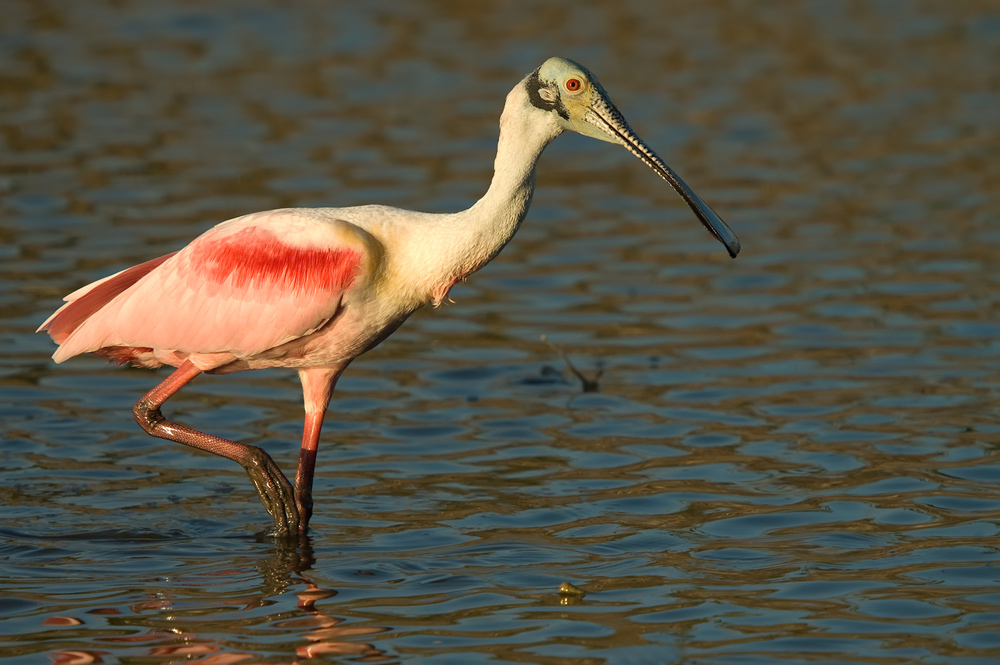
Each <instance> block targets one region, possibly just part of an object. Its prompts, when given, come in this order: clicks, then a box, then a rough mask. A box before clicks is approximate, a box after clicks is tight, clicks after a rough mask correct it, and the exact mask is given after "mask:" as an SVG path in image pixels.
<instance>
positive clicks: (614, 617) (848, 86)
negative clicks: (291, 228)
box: [0, 0, 1000, 665]
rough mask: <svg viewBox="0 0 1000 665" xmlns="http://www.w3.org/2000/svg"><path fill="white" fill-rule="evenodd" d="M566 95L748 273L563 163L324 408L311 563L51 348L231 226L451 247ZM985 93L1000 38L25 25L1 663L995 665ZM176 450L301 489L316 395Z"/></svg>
mask: <svg viewBox="0 0 1000 665" xmlns="http://www.w3.org/2000/svg"><path fill="white" fill-rule="evenodd" d="M557 54H558V55H563V56H567V57H572V58H575V59H577V60H580V61H581V62H583V63H584V64H586V65H587V66H588V67H590V68H591V69H592V70H593V71H595V72H596V73H597V75H598V76H599V77H600V78H601V81H602V83H603V84H604V86H605V87H606V88H607V89H608V90H609V92H610V94H611V95H612V97H613V98H614V99H615V101H616V102H617V103H618V105H619V107H620V108H621V109H622V111H624V113H625V114H626V115H627V116H628V118H629V120H630V121H631V123H632V125H633V127H635V129H636V130H637V131H638V132H639V133H640V134H641V135H642V136H643V137H644V138H645V139H646V140H647V142H648V143H649V144H650V145H652V146H653V147H654V148H655V149H656V150H657V151H658V152H659V153H660V154H661V156H662V157H663V158H664V159H665V160H666V161H667V163H669V164H670V165H671V166H673V167H674V168H676V169H677V170H678V171H679V172H680V173H681V174H682V175H683V176H684V178H685V179H686V180H687V181H688V183H689V184H690V185H691V186H692V187H693V188H694V189H695V190H696V191H698V192H699V194H700V195H701V196H702V197H703V198H704V199H705V200H706V201H708V202H709V203H710V204H711V205H712V206H713V207H714V208H715V209H716V210H717V211H718V212H719V213H720V214H721V215H722V216H723V217H724V218H725V219H726V220H727V221H728V222H729V223H730V224H731V225H732V226H733V228H734V229H735V230H736V231H737V233H738V234H739V235H740V237H741V240H742V241H743V247H744V250H743V253H742V254H741V255H740V257H739V258H738V259H736V260H735V261H732V260H730V259H728V258H727V257H726V255H725V252H724V250H723V249H722V248H721V246H719V245H718V244H717V243H716V242H715V241H714V240H713V239H712V238H711V237H710V236H709V235H708V234H707V233H705V231H704V230H703V229H702V228H701V226H700V225H699V224H698V223H697V221H696V220H695V219H693V218H692V216H691V214H690V211H689V210H688V209H687V208H686V207H685V206H684V205H683V203H682V202H680V200H679V199H678V197H677V196H676V195H675V194H674V193H673V192H672V191H670V190H669V188H668V187H667V186H666V185H665V184H664V183H662V182H660V181H659V180H658V179H657V178H656V177H655V176H654V175H653V174H651V173H649V172H648V170H647V169H646V168H645V167H643V166H642V165H641V164H639V163H638V161H637V160H635V159H634V158H633V157H632V156H630V155H629V154H627V153H626V152H625V151H624V150H621V149H620V148H618V147H615V146H611V145H608V144H603V143H598V142H595V141H589V140H586V139H582V138H579V137H565V138H560V139H558V140H557V141H556V142H555V143H554V144H553V145H552V146H551V147H550V148H549V149H548V150H547V151H546V154H545V155H544V157H543V160H542V163H541V167H540V170H539V182H538V184H539V188H538V191H537V192H536V196H535V201H534V204H533V208H532V211H531V213H530V215H529V218H528V220H527V221H526V223H525V226H524V228H523V229H522V230H521V231H520V232H519V233H518V235H517V237H516V238H515V239H514V241H513V242H512V243H511V244H510V246H509V247H508V248H507V249H505V251H504V252H503V253H502V254H501V256H500V257H499V258H498V259H497V260H496V261H494V262H493V263H492V264H491V265H490V266H488V267H487V268H485V269H484V270H483V271H481V272H480V273H478V274H476V275H474V276H473V277H472V278H471V279H470V280H469V282H468V283H467V284H459V285H458V286H456V288H455V289H454V290H453V291H452V294H451V295H452V297H453V298H454V300H455V301H456V304H454V305H447V306H444V307H442V308H440V309H437V310H430V309H428V310H426V311H421V312H418V313H417V314H416V315H415V316H414V317H413V318H412V319H411V320H410V321H409V322H407V324H406V325H404V326H403V328H401V329H400V330H399V331H398V332H397V333H396V334H395V335H393V337H392V338H391V339H390V340H389V341H388V342H386V343H385V344H384V345H383V346H381V347H379V348H378V349H376V350H375V351H373V352H372V353H370V354H369V355H367V356H365V357H364V358H362V359H360V360H359V361H357V362H356V363H355V364H354V365H353V366H352V367H351V368H350V369H349V370H348V372H347V373H346V374H345V375H344V377H343V379H342V380H341V382H340V384H339V385H338V390H337V395H336V396H335V398H334V401H333V404H332V407H331V412H330V416H329V418H328V421H327V426H326V428H325V430H324V437H323V442H322V445H321V449H320V457H319V463H318V467H317V479H316V491H315V500H316V508H315V515H314V518H313V529H312V532H311V534H310V538H308V539H306V540H303V541H302V542H297V543H292V544H289V543H282V542H278V541H275V540H274V539H273V538H272V537H270V536H269V535H268V534H267V529H268V526H269V519H268V518H267V515H266V513H265V512H264V510H263V508H262V507H261V505H260V503H259V501H258V499H257V498H256V496H255V494H254V492H253V489H252V487H251V486H250V484H249V482H248V480H247V478H246V476H245V474H244V473H243V472H242V470H241V469H240V468H239V467H238V466H236V465H235V464H233V463H231V462H228V461H227V460H224V459H221V458H215V457H213V456H210V455H206V454H202V453H198V452H196V451H193V450H188V449H184V448H183V447H180V446H178V445H176V444H172V443H169V442H166V441H162V440H159V439H152V438H149V437H147V436H145V435H144V434H143V433H142V432H141V430H139V429H138V427H137V426H136V425H135V423H134V422H133V421H132V418H131V414H130V409H131V405H132V403H133V402H134V401H135V400H136V399H137V398H138V397H139V396H140V395H141V394H142V393H143V392H144V391H146V390H148V389H149V388H150V387H151V386H153V385H155V384H156V383H157V382H158V381H159V380H161V379H162V377H163V376H164V374H163V373H162V372H150V371H145V370H132V369H128V368H115V367H112V366H109V365H107V364H106V363H104V362H103V361H102V360H101V359H97V358H77V359H74V360H71V361H69V362H67V363H65V364H63V365H59V366H56V365H54V364H53V363H52V362H51V360H50V359H49V355H50V354H51V353H52V351H53V346H52V344H51V342H50V340H48V339H47V337H45V336H44V335H35V334H34V333H33V331H34V329H35V328H36V327H37V326H38V324H39V323H40V322H41V321H42V320H44V318H45V317H46V316H47V315H48V314H49V313H50V312H51V311H52V310H53V309H54V308H55V307H57V306H58V303H59V299H60V298H61V297H62V296H63V295H65V294H66V293H68V292H70V291H72V290H73V289H75V288H78V287H79V286H81V285H83V284H85V283H87V282H89V281H91V280H93V279H97V278H99V277H102V276H104V275H106V274H109V273H110V272H113V271H116V270H120V269H122V268H125V267H127V266H129V265H132V264H135V263H138V262H141V261H144V260H148V259H150V258H153V257H155V256H160V255H162V254H164V253H167V252H170V251H173V250H175V249H177V248H178V247H180V246H182V245H183V244H184V243H185V242H187V241H189V240H190V239H191V238H193V237H195V236H196V235H197V234H198V233H200V232H201V231H202V230H204V229H205V228H207V227H208V226H210V225H211V224H213V223H216V222H218V221H222V220H224V219H227V218H229V217H233V216H236V215H239V214H242V213H246V212H251V211H254V210H263V209H269V208H276V207H281V206H289V205H349V204H359V203H369V202H379V203H388V204H393V205H400V206H404V207H407V208H413V209H421V210H436V211H446V210H456V209H459V208H461V207H465V206H467V205H469V204H471V203H472V202H473V201H474V200H475V199H476V198H477V197H478V196H479V195H481V194H482V192H483V191H484V190H485V187H486V185H487V183H488V181H489V177H490V172H491V166H492V160H493V156H494V155H493V150H494V147H495V143H496V135H497V126H496V122H497V117H498V116H499V112H500V109H501V108H502V103H503V97H504V95H505V94H506V93H507V91H509V90H510V88H511V87H513V85H514V84H515V83H516V82H517V81H518V80H519V79H520V77H521V76H523V75H524V74H525V73H526V72H528V71H530V70H532V69H533V68H534V67H536V66H537V65H538V64H539V63H540V62H541V61H543V60H544V59H545V58H546V57H548V56H550V55H557ZM998 61H1000V13H998V12H997V10H996V8H995V7H993V6H992V3H988V2H971V1H970V2H963V3H950V4H947V5H945V4H936V3H919V2H907V3H903V2H883V3H867V4H864V3H863V4H851V3H831V2H822V1H819V0H817V1H816V2H801V3H772V4H768V5H766V6H764V5H761V4H760V3H750V2H702V3H673V4H671V5H670V6H669V7H667V6H666V5H664V6H662V7H661V6H659V5H657V4H655V3H647V2H639V1H634V2H629V1H624V2H623V1H620V0H619V1H616V2H598V1H596V0H594V1H588V2H582V3H581V2H577V3H567V2H555V3H548V4H545V5H544V6H542V5H538V3H529V2H525V1H515V2H505V3H503V4H497V5H496V6H489V5H481V4H477V3H435V4H429V3H410V4H400V3H393V2H388V1H385V2H378V1H376V2H367V3H364V5H363V6H361V5H360V4H356V5H350V6H347V5H345V6H341V5H340V4H338V3H333V4H331V3H319V2H305V3H296V4H295V5H294V6H287V5H283V4H281V3H276V2H273V3H272V2H266V1H264V0H249V1H248V0H241V2H220V3H213V4H212V5H211V6H210V7H203V6H201V5H196V4H191V3H185V2H180V1H169V2H160V3H155V4H153V3H132V4H128V3H125V4H123V3H115V2H90V3H55V2H49V1H48V0H31V1H30V2H29V1H27V0H10V1H9V2H7V3H6V5H5V8H4V18H3V19H2V22H0V62H3V63H4V64H3V66H2V67H0V90H2V92H0V145H3V147H2V149H0V238H2V240H3V242H2V243H0V256H2V258H3V261H2V262H0V311H2V312H3V317H2V319H0V326H2V327H0V339H2V341H3V343H2V345H0V395H2V399H0V456H2V458H0V461H2V463H0V659H2V660H3V661H4V662H11V663H26V664H34V663H60V664H67V665H68V664H70V663H75V664H81V665H82V664H85V663H117V662H143V663H146V662H157V663H160V662H163V663H172V662H198V663H204V664H206V665H223V664H228V663H253V662H275V663H279V662H281V663H284V662H293V661H298V662H301V661H305V660H307V659H309V658H318V659H322V660H325V661H326V662H344V663H353V662H373V663H397V662H398V663H411V662H412V663H416V662H420V663H425V662H426V663H435V664H437V663H442V664H443V663H448V664H452V663H454V664H466V663H528V662H530V663H545V664H555V663H565V662H582V663H608V664H612V665H619V664H632V663H635V664H640V663H641V664H645V663H670V662H689V663H699V664H700V663H706V664H707V663H711V664H713V665H715V664H719V665H722V664H740V665H743V664H753V663H775V662H787V663H803V662H823V663H827V662H837V663H879V664H896V663H899V664H902V663H907V664H908V663H947V664H949V665H950V664H972V663H976V664H978V663H984V664H985V663H993V662H996V661H997V660H998V659H1000V630H998V629H997V627H998V626H1000V572H998V570H1000V569H998V562H1000V534H998V523H1000V490H998V479H1000V447H998V441H1000V418H998V414H1000V410H998V399H1000V381H998V376H1000V372H998V369H1000V323H998V321H1000V316H998V314H1000V300H998V297H997V295H996V294H997V292H998V287H1000V277H998V275H1000V272H998V271H997V270H996V269H995V266H996V265H997V263H998V260H1000V250H998V247H1000V224H998V222H1000V198H998V194H997V191H996V186H995V183H996V182H1000V172H998V169H1000V167H998V162H997V160H996V146H997V145H998V140H1000V114H998V113H997V112H996V111H997V109H998V108H1000V92H998V88H997V86H996V75H995V73H994V70H995V63H996V62H998ZM564 354H565V355H564ZM567 359H568V360H569V362H571V363H572V364H573V366H574V367H575V368H576V370H577V371H578V372H579V374H580V375H581V376H582V379H581V376H577V375H576V374H574V372H573V371H571V370H570V368H569V366H568V364H567ZM585 387H586V388H587V390H585ZM165 411H166V412H167V413H168V415H170V416H171V417H174V418H176V419H177V420H181V421H183V422H186V423H189V424H192V425H194V426H196V427H201V428H204V429H207V430H209V431H211V432H212V433H214V434H218V435H221V436H226V437H229V438H232V439H235V440H238V441H243V442H247V443H252V444H254V445H260V446H263V447H265V448H266V449H267V450H268V451H269V452H270V453H271V454H272V456H273V457H274V459H275V460H276V461H277V463H278V464H279V465H280V466H282V468H284V469H285V470H286V472H287V473H291V472H292V470H293V469H294V465H295V461H296V459H297V455H298V450H297V448H298V442H297V440H298V438H299V436H300V428H301V394H300V391H299V388H298V384H297V379H296V377H295V376H294V374H291V373H284V372H279V371H273V372H254V373H246V374H239V375H231V376H222V377H212V376H205V377H199V379H197V380H196V381H195V382H194V383H193V384H192V385H190V386H189V387H187V388H185V389H184V390H183V391H181V393H179V394H178V395H177V396H176V397H175V398H174V399H172V400H171V401H170V402H169V404H168V406H167V407H166V409H165ZM564 583H569V584H572V585H574V586H575V587H576V588H577V589H579V592H572V591H571V592H561V591H560V589H561V588H564V586H563V585H564Z"/></svg>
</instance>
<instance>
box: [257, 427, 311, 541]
mask: <svg viewBox="0 0 1000 665" xmlns="http://www.w3.org/2000/svg"><path fill="white" fill-rule="evenodd" d="M247 447H248V448H250V450H251V453H250V455H249V456H248V457H247V459H246V461H245V462H243V468H244V469H246V472H247V475H248V476H250V480H251V481H253V484H254V487H256V488H257V493H258V494H259V495H260V502H261V503H263V504H264V508H265V509H266V510H267V512H268V513H270V514H271V517H273V518H274V532H275V535H278V536H286V535H293V534H298V533H299V532H300V531H304V530H305V526H306V524H307V523H308V519H309V518H308V516H306V519H305V520H304V521H303V520H302V516H301V514H300V512H299V506H298V504H297V502H296V500H295V492H294V490H293V489H292V484H291V483H290V482H288V479H287V478H285V474H283V473H282V472H281V469H279V468H278V465H277V464H275V463H274V460H272V459H271V456H270V455H268V454H267V453H266V452H264V451H263V450H261V449H260V448H257V447H256V446H247Z"/></svg>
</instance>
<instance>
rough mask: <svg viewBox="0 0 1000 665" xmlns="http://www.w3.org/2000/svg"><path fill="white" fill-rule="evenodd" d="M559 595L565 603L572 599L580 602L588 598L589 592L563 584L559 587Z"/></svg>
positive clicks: (567, 583)
mask: <svg viewBox="0 0 1000 665" xmlns="http://www.w3.org/2000/svg"><path fill="white" fill-rule="evenodd" d="M559 595H560V596H562V597H563V601H566V600H569V599H570V598H575V599H577V600H579V599H580V598H583V597H584V596H586V595H587V592H586V591H584V590H583V589H581V588H580V587H578V586H576V585H574V584H570V583H569V582H563V583H562V584H560V585H559Z"/></svg>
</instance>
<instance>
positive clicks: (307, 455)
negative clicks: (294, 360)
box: [295, 367, 344, 532]
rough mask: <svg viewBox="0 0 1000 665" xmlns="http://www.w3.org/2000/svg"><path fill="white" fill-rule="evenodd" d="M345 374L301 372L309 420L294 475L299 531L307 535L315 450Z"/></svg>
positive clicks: (316, 369) (328, 370) (317, 370)
mask: <svg viewBox="0 0 1000 665" xmlns="http://www.w3.org/2000/svg"><path fill="white" fill-rule="evenodd" d="M343 370H344V368H343V367H340V368H334V369H331V368H326V367H311V368H308V369H301V370H299V379H300V380H301V381H302V397H303V400H304V402H305V409H306V416H305V424H304V425H303V427H302V449H301V451H300V452H299V468H298V471H297V472H296V473H295V503H296V505H297V506H298V509H299V515H301V516H302V522H301V526H300V527H299V529H300V530H301V531H303V532H305V530H306V528H307V527H308V525H309V518H310V517H311V516H312V505H313V500H312V485H313V473H314V472H315V470H316V450H317V448H318V447H319V433H320V430H321V429H322V427H323V416H324V415H325V414H326V408H327V406H329V404H330V395H331V394H332V393H333V387H334V385H336V383H337V377H339V376H340V373H341V372H342V371H343Z"/></svg>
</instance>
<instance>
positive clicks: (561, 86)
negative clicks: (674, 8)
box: [524, 58, 740, 257]
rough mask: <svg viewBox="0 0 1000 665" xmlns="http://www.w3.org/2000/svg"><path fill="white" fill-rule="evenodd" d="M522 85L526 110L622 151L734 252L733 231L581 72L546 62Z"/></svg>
mask: <svg viewBox="0 0 1000 665" xmlns="http://www.w3.org/2000/svg"><path fill="white" fill-rule="evenodd" d="M524 86H525V90H526V91H527V94H528V100H529V101H530V102H531V104H532V106H534V107H535V108H538V109H540V110H542V111H546V112H549V113H551V114H553V116H554V118H555V121H556V123H557V124H558V125H559V126H560V127H561V128H562V129H569V130H572V131H574V132H576V133H578V134H583V135H584V136H590V137H592V138H595V139H600V140H602V141H608V142H609V143H619V144H621V145H623V146H625V147H626V148H628V150H629V152H631V153H632V154H633V155H635V156H636V157H638V158H639V159H640V160H642V162H643V163H644V164H646V166H648V167H649V168H651V169H653V171H655V172H656V174H657V175H659V176H660V177H661V178H663V179H664V180H666V181H667V182H668V183H669V184H670V186H671V187H673V188H674V189H675V190H676V191H677V193H678V194H680V195H681V197H683V198H684V200H685V201H686V202H687V204H688V205H689V206H690V207H691V209H692V210H693V211H694V213H695V215H697V216H698V219H699V220H701V223H702V224H704V225H705V228H707V229H708V230H709V231H710V232H711V233H712V235H713V236H715V238H716V239H717V240H718V241H719V242H721V243H722V244H723V245H724V246H725V247H726V250H727V251H728V252H729V255H730V256H732V257H735V256H736V255H737V254H738V253H739V251H740V241H739V239H738V238H737V237H736V234H735V233H733V230H732V229H730V228H729V226H728V225H727V224H726V223H725V222H724V221H722V218H721V217H719V216H718V215H717V214H716V213H715V211H714V210H712V209H711V208H710V207H709V206H708V204H707V203H705V202H704V201H702V200H701V198H700V197H699V196H698V195H697V194H695V193H694V191H693V190H692V189H691V188H690V187H688V186H687V184H686V183H685V182H684V181H683V180H681V178H680V176H678V175H677V174H676V173H675V172H674V171H673V169H671V168H670V167H669V166H667V165H666V164H664V163H663V160H661V159H660V158H659V157H658V156H657V155H656V153H655V152H653V150H652V149H651V148H650V147H649V146H647V145H646V143H645V142H644V141H643V140H642V139H641V138H639V136H638V134H636V133H635V132H634V131H633V130H632V128H631V127H629V124H628V122H627V121H626V120H625V117H624V116H623V115H622V114H621V112H620V111H619V110H618V109H617V108H616V107H615V105H614V103H613V102H612V101H611V98H610V97H609V96H608V93H607V92H605V90H604V88H603V87H601V84H600V82H599V81H598V80H597V77H596V76H594V75H593V74H591V73H590V71H588V70H587V68H586V67H584V66H582V65H580V64H577V63H575V62H573V61H572V60H567V59H565V58H549V59H548V60H546V61H545V62H544V63H542V65H541V67H539V68H538V69H536V70H535V71H534V72H532V73H531V74H529V75H528V77H527V78H526V79H525V80H524Z"/></svg>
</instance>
